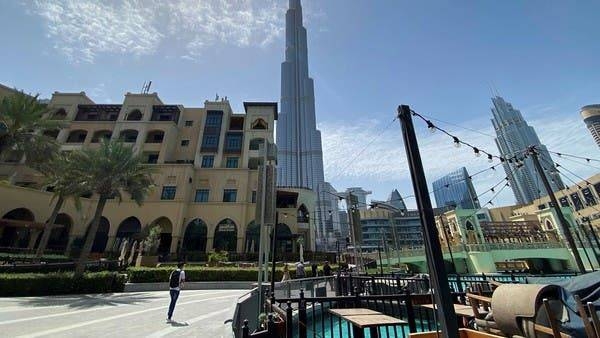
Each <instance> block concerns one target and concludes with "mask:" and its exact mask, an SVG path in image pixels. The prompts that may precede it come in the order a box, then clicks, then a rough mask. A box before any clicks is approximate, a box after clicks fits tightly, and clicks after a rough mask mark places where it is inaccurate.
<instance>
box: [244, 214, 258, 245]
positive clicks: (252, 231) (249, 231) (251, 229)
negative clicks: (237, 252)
mask: <svg viewBox="0 0 600 338" xmlns="http://www.w3.org/2000/svg"><path fill="white" fill-rule="evenodd" d="M259 244H260V225H258V224H256V223H255V222H254V221H252V222H250V223H249V224H248V226H247V227H246V241H245V245H244V247H245V248H244V252H258V246H259Z"/></svg>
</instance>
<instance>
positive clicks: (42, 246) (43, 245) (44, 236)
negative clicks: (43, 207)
mask: <svg viewBox="0 0 600 338" xmlns="http://www.w3.org/2000/svg"><path fill="white" fill-rule="evenodd" d="M64 201H65V199H64V198H63V197H62V196H59V197H58V200H57V201H56V204H55V205H54V210H52V215H50V219H49V220H48V223H46V225H45V226H44V233H43V234H42V239H41V240H40V245H39V246H38V248H37V251H36V253H35V256H36V257H37V258H40V257H42V255H43V254H44V250H46V246H47V245H48V240H49V239H50V234H51V233H52V228H53V227H54V222H56V217H57V216H58V212H59V211H60V209H61V208H62V206H63V203H64Z"/></svg>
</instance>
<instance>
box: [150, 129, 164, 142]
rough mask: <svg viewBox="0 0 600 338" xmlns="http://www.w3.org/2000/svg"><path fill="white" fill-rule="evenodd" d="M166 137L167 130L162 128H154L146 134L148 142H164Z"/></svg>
mask: <svg viewBox="0 0 600 338" xmlns="http://www.w3.org/2000/svg"><path fill="white" fill-rule="evenodd" d="M164 138H165V132H164V131H162V130H152V131H150V132H148V135H147V136H146V143H162V141H163V139H164Z"/></svg>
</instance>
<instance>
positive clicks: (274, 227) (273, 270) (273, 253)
mask: <svg viewBox="0 0 600 338" xmlns="http://www.w3.org/2000/svg"><path fill="white" fill-rule="evenodd" d="M277 222H279V214H278V213H277V214H276V215H275V224H273V231H272V232H271V233H272V234H273V239H272V243H271V255H272V256H271V257H272V266H271V293H273V295H274V294H275V254H276V253H277V248H276V246H277ZM292 245H294V244H293V243H292Z"/></svg>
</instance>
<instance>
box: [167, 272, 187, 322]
mask: <svg viewBox="0 0 600 338" xmlns="http://www.w3.org/2000/svg"><path fill="white" fill-rule="evenodd" d="M184 265H185V264H184V263H183V262H179V263H178V264H177V270H174V271H173V272H171V276H170V277H169V292H170V294H171V304H169V312H168V313H167V323H171V318H172V317H173V311H174V310H175V304H176V303H177V298H179V292H180V291H181V288H182V287H183V283H185V271H183V266H184Z"/></svg>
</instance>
